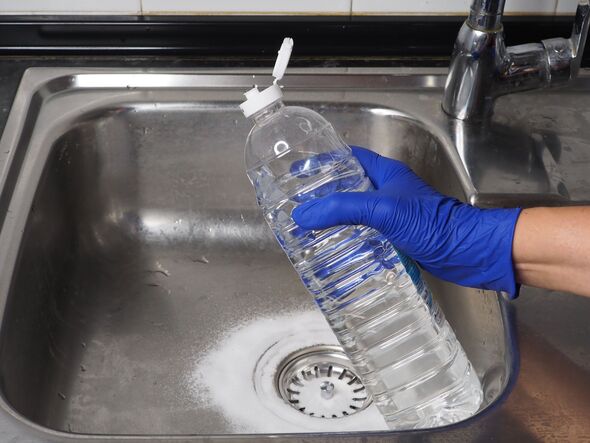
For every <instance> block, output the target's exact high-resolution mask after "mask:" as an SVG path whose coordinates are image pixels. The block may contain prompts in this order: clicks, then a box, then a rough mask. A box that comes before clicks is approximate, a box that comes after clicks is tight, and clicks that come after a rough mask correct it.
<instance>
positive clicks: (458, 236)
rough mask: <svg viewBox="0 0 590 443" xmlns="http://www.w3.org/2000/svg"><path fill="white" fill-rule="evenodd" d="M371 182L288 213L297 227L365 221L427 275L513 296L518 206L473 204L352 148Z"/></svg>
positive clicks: (399, 166) (395, 164) (406, 169)
mask: <svg viewBox="0 0 590 443" xmlns="http://www.w3.org/2000/svg"><path fill="white" fill-rule="evenodd" d="M352 152H353V154H354V156H355V157H356V158H357V159H358V160H359V162H360V163H361V165H362V166H363V168H364V169H365V171H366V172H367V175H368V177H369V178H370V179H371V182H372V183H373V185H374V187H375V191H370V192H336V193H333V194H331V195H329V196H326V197H322V198H317V199H314V200H311V201H308V202H306V203H303V204H301V205H299V206H298V207H296V208H295V209H294V210H293V213H292V216H293V219H294V220H295V222H296V223H297V224H298V225H299V226H300V227H302V228H304V229H326V228H329V227H332V226H338V225H365V226H369V227H371V228H374V229H376V230H378V231H380V232H381V233H382V234H383V235H385V236H386V237H387V238H388V239H389V241H391V243H392V244H393V245H394V246H395V247H396V248H397V249H399V250H400V251H401V252H403V253H405V254H406V255H408V256H410V257H412V258H413V259H414V260H415V261H417V262H418V264H420V266H422V267H423V268H424V269H426V270H427V271H428V272H430V273H431V274H433V275H435V276H437V277H439V278H441V279H443V280H447V281H450V282H453V283H457V284H460V285H463V286H470V287H475V288H481V289H492V290H496V291H504V292H507V293H508V294H509V295H510V297H511V298H514V297H515V295H516V282H515V277H514V267H513V263H512V239H513V237H514V228H515V226H516V220H517V219H518V216H519V214H520V209H518V208H517V209H479V208H475V207H473V206H471V205H468V204H466V203H463V202H461V201H459V200H457V199H455V198H451V197H447V196H445V195H442V194H440V193H438V192H437V191H435V190H434V189H433V188H432V187H430V186H429V185H428V184H426V183H425V182H424V181H423V180H422V179H421V178H420V177H418V176H417V175H416V174H415V173H414V172H413V171H412V170H411V169H410V168H409V167H408V166H406V165H405V164H404V163H402V162H399V161H397V160H393V159H389V158H385V157H382V156H380V155H378V154H375V153H374V152H371V151H369V150H366V149H363V148H357V147H353V148H352Z"/></svg>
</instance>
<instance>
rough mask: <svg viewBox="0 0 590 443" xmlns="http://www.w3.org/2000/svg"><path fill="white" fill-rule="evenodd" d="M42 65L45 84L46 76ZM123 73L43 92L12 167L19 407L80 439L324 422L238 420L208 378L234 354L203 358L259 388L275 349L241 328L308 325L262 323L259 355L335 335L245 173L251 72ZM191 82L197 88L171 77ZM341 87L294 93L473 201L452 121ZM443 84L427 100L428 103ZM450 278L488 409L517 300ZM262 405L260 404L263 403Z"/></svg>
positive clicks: (12, 300) (445, 296)
mask: <svg viewBox="0 0 590 443" xmlns="http://www.w3.org/2000/svg"><path fill="white" fill-rule="evenodd" d="M34 74H35V73H34ZM45 74H47V73H45ZM35 75H37V74H35ZM39 75H40V77H36V78H33V77H34V76H33V77H30V81H31V82H32V83H34V82H33V80H35V81H38V82H40V80H39V79H40V78H43V76H42V75H41V74H39ZM66 77H67V76H66ZM116 77H117V76H116V75H112V74H111V75H109V74H108V73H103V74H93V75H90V76H86V77H84V76H81V77H79V78H78V79H77V80H76V79H75V78H74V80H72V79H71V78H70V80H68V81H64V80H63V78H62V80H54V81H53V83H51V82H50V83H49V86H47V82H46V81H44V82H40V83H38V84H40V85H42V86H43V85H45V86H44V87H45V89H42V91H41V93H40V94H39V100H40V101H41V102H42V104H43V106H40V107H39V109H37V111H38V112H37V114H36V115H33V116H30V119H29V120H26V121H25V123H24V128H25V130H28V134H26V136H25V135H23V134H24V131H22V132H21V133H20V140H21V141H20V144H19V143H18V142H17V143H16V145H15V147H14V148H13V149H14V151H13V152H12V153H11V154H10V157H9V158H8V159H5V160H6V163H5V169H4V170H5V171H8V173H7V174H6V175H5V176H4V179H5V183H4V191H3V194H2V199H0V207H1V208H2V210H3V211H4V214H5V217H4V220H3V222H4V223H3V230H2V234H1V235H0V250H2V251H3V252H2V254H3V256H2V257H1V258H2V259H3V260H5V263H6V266H3V269H2V271H0V272H1V273H2V274H1V278H0V281H1V283H0V291H2V294H1V295H2V297H3V300H4V302H5V305H4V316H3V322H2V329H1V335H0V374H1V378H0V389H1V391H2V396H3V398H4V401H5V405H4V407H5V409H6V410H8V411H12V413H13V414H15V415H16V416H18V417H20V420H22V421H25V422H28V423H32V424H35V425H39V426H41V427H42V428H43V429H45V428H47V429H50V430H57V431H62V432H64V434H63V436H67V434H69V433H72V432H74V433H81V434H100V435H112V434H127V435H129V434H135V435H145V436H150V435H162V434H169V435H179V434H180V435H206V434H239V433H242V432H246V431H247V432H281V431H283V432H284V431H285V430H287V431H289V432H297V431H298V430H299V428H298V426H300V431H301V432H308V431H311V430H315V431H320V430H322V429H323V428H322V427H321V426H320V425H318V423H320V422H319V421H318V420H321V419H316V418H310V420H312V422H313V423H312V422H305V421H304V422H301V423H302V424H300V425H299V424H295V425H293V423H292V422H291V423H290V425H289V426H287V423H289V417H290V415H289V414H291V413H294V412H293V409H292V408H291V406H289V405H288V404H287V403H285V402H282V400H280V399H279V401H278V403H276V407H277V408H279V409H280V408H286V412H284V414H283V413H276V411H275V412H273V411H270V410H268V409H267V410H266V412H263V413H266V414H270V415H269V417H274V418H276V416H277V414H278V415H279V416H280V417H279V419H278V421H277V423H278V424H277V426H276V427H277V429H273V428H272V426H270V427H268V426H267V427H265V428H264V429H259V428H260V426H259V425H256V424H255V423H254V422H255V421H256V420H254V417H253V421H252V422H248V417H247V414H246V418H244V414H242V415H241V418H239V419H238V418H236V417H232V413H231V411H230V412H228V410H224V408H223V405H220V403H219V401H218V397H216V396H215V395H210V393H209V394H207V389H209V390H211V389H215V387H214V386H212V385H211V384H209V385H207V380H205V381H203V373H204V371H205V372H206V371H207V370H211V368H214V369H216V368H217V369H219V370H221V371H222V370H223V365H222V366H221V368H219V367H215V366H212V367H208V368H204V369H203V366H202V362H203V361H209V360H210V356H211V355H217V356H219V355H220V352H221V353H222V354H223V353H224V352H225V354H224V355H225V356H226V357H227V358H226V360H225V361H226V362H227V363H228V365H231V364H233V365H235V367H233V368H231V370H229V371H228V375H227V377H230V378H231V377H234V376H235V377H237V378H235V379H231V380H229V381H228V384H231V383H238V384H239V383H240V382H241V380H244V383H249V382H250V383H251V382H252V379H253V374H252V371H253V367H252V365H253V364H254V363H256V360H257V359H248V358H246V357H244V358H242V359H240V358H238V356H239V355H240V354H239V353H236V348H235V347H234V348H233V350H232V348H231V344H229V345H228V347H227V349H225V348H224V346H225V344H227V343H229V341H231V340H230V339H231V337H232V331H234V335H233V337H234V338H235V337H236V334H235V331H236V330H240V329H239V328H248V327H250V328H251V327H252V325H255V324H256V323H257V322H262V323H261V324H262V325H264V324H265V323H264V322H265V321H267V322H268V321H270V320H272V319H273V318H274V319H276V318H279V319H282V318H290V319H295V320H293V322H292V324H288V325H287V326H285V327H283V328H282V329H280V328H279V329H277V330H276V331H278V332H276V331H275V332H274V333H276V334H278V336H277V337H270V338H273V340H272V341H269V336H268V335H265V334H263V333H259V334H258V335H256V334H255V335H253V336H252V337H253V339H252V341H251V342H250V343H240V342H239V341H238V342H235V341H234V342H233V345H234V346H235V345H236V343H237V344H238V345H239V346H241V347H242V348H243V347H247V348H248V349H249V354H250V355H255V356H258V354H260V355H262V354H264V352H265V351H266V350H267V349H268V347H269V346H271V345H272V344H273V343H276V342H277V341H280V340H282V339H283V338H284V336H290V335H293V334H295V336H297V334H299V333H300V334H302V335H300V337H303V336H304V335H305V334H307V335H305V337H307V338H306V340H308V342H309V343H307V344H308V345H311V344H334V343H335V341H334V338H333V336H331V332H330V331H329V329H328V327H327V325H325V324H324V323H323V322H322V320H321V317H319V314H317V313H316V312H315V311H314V306H313V303H312V300H311V296H310V295H308V294H307V293H306V292H305V290H304V288H303V286H302V284H301V283H300V282H299V279H298V277H297V275H296V273H295V271H294V270H293V269H292V267H291V265H290V264H289V262H288V260H287V259H286V257H285V256H284V254H283V253H282V251H281V250H280V248H279V247H278V245H277V244H276V242H275V240H274V238H273V237H272V235H271V233H270V230H269V229H268V228H267V226H266V225H265V223H264V220H263V218H262V217H261V215H260V213H259V210H258V208H257V206H256V203H255V198H254V193H253V191H252V189H251V185H250V184H249V182H248V180H247V178H246V175H245V172H244V163H243V143H244V140H245V136H246V134H247V131H248V129H249V123H248V122H247V121H246V120H245V119H243V117H242V116H241V114H240V113H239V110H238V109H237V104H238V100H239V93H240V92H241V90H242V89H243V87H244V86H245V85H246V84H247V83H248V81H249V80H248V76H239V75H234V76H218V77H217V78H213V77H214V76H208V77H212V78H208V79H207V82H209V83H210V84H203V83H204V82H205V81H204V80H201V77H199V76H197V75H194V76H191V75H178V76H174V75H160V76H158V75H155V74H152V75H148V74H144V75H143V76H137V77H136V78H135V79H136V81H138V82H139V83H141V81H144V80H145V82H147V83H149V84H147V85H146V84H137V85H136V86H133V85H132V86H131V87H126V82H127V81H128V80H130V78H129V77H128V78H126V79H121V78H119V79H117V78H116ZM204 77H207V76H204ZM142 79H143V80H142ZM101 81H102V82H103V83H101ZM175 81H178V82H179V85H180V86H177V87H171V85H175V83H174V82H175ZM306 81H307V82H308V83H309V82H311V84H313V78H309V79H307V80H306ZM60 82H61V83H60ZM93 82H94V83H93ZM105 82H106V86H105V85H104V84H105ZM109 82H110V83H109ZM113 82H118V83H120V84H119V86H117V85H116V84H113ZM182 82H185V83H186V84H185V85H184V86H183V83H182ZM191 82H192V83H191ZM324 82H326V79H325V78H321V79H320V80H318V82H317V83H318V86H317V88H318V89H321V88H323V87H324V86H322V85H323V84H324ZM98 86H100V87H98ZM336 86H338V85H337V80H334V82H333V84H332V86H331V88H335V87H336ZM346 88H347V85H346V84H344V85H342V89H346ZM329 89H330V88H328V90H321V92H318V91H314V90H313V88H311V89H308V90H306V89H305V88H303V87H300V88H299V91H298V92H294V91H293V92H289V93H288V94H287V97H286V99H287V100H289V98H290V97H293V99H294V98H295V97H296V98H297V99H298V103H300V104H302V105H305V106H309V107H311V108H314V109H316V110H318V111H319V112H321V113H322V114H323V115H324V116H325V117H326V118H327V119H328V120H329V121H331V122H332V123H333V124H334V126H335V127H336V129H337V130H338V131H339V133H340V134H341V135H342V136H343V138H344V139H345V140H346V141H347V142H349V143H351V144H357V145H364V146H370V147H372V148H374V149H375V150H377V151H378V152H380V153H382V154H384V155H388V156H392V157H395V158H398V159H401V160H404V161H406V162H408V163H409V164H410V166H412V168H414V170H415V171H416V172H417V173H418V174H419V175H421V176H422V177H424V178H425V179H426V180H427V181H429V182H430V183H431V184H433V185H434V186H435V187H436V188H437V189H438V190H440V191H441V192H444V193H447V194H452V195H455V196H457V197H459V198H463V199H465V198H466V186H465V184H464V182H465V179H464V178H462V177H461V174H460V172H457V171H459V169H458V168H457V165H456V160H455V159H454V158H453V156H452V155H451V151H450V150H449V146H450V145H449V143H448V141H446V140H444V138H441V137H440V134H439V133H438V132H437V130H435V129H432V130H431V129H430V128H429V127H428V126H427V124H426V123H424V122H423V121H420V120H417V119H414V118H413V117H411V116H409V115H407V114H405V113H404V112H401V111H398V110H396V108H395V107H394V103H393V101H394V100H391V98H384V97H383V94H382V92H380V91H379V88H376V89H377V90H376V91H374V92H371V91H365V92H364V93H362V94H359V95H357V96H355V95H353V94H352V95H348V96H347V95H346V94H344V93H342V92H339V91H331V90H329ZM64 91H65V92H67V93H64ZM438 93H439V91H438V90H435V91H433V92H424V94H426V95H425V97H426V100H431V101H432V104H431V105H430V104H429V105H428V106H432V107H434V104H435V103H436V100H437V99H438V96H439V95H438ZM289 94H291V96H290V95H289ZM428 94H430V95H428ZM387 100H391V101H392V103H391V104H390V105H389V106H388V105H387V103H384V101H387ZM34 107H35V103H33V104H31V106H30V107H29V108H28V109H29V111H30V110H31V109H34ZM25 114H26V113H25ZM9 124H10V122H9ZM13 124H14V122H13ZM27 125H28V126H27ZM431 286H432V289H433V292H434V293H435V296H436V298H437V299H438V301H439V303H440V304H441V306H442V308H443V310H444V312H445V314H446V316H447V318H448V319H449V321H450V323H451V324H452V325H453V327H454V328H455V331H456V333H457V336H458V338H459V339H460V341H461V342H462V344H463V346H464V348H465V350H466V352H467V354H468V355H469V357H470V359H471V361H472V363H473V364H474V367H475V369H476V371H477V373H478V375H479V376H480V378H481V379H482V380H483V384H484V389H485V402H484V406H483V408H484V409H485V408H486V407H489V406H490V405H492V406H493V404H494V403H495V402H497V401H498V400H499V398H500V397H501V396H502V394H503V393H504V391H505V388H506V386H507V385H508V383H509V380H510V379H511V377H514V376H515V373H514V370H513V368H514V365H515V355H514V352H515V350H514V348H513V347H511V346H510V345H509V343H510V342H511V340H512V337H511V333H510V328H509V325H508V323H507V322H508V320H507V316H506V312H505V309H504V302H503V301H502V300H501V299H499V298H498V296H497V295H496V294H495V293H487V292H481V291H476V290H472V289H466V288H458V287H456V286H453V285H450V284H444V283H441V282H439V281H436V280H434V279H431ZM302 313H303V314H302ZM306 313H307V314H306ZM298 315H307V317H305V318H303V317H297V316H298ZM315 315H317V317H314V316H315ZM316 318H317V320H318V321H317V322H315V320H313V319H316ZM297 319H303V320H297ZM310 319H311V320H313V321H312V323H310V321H311V320H310ZM310 324H313V325H314V326H313V328H317V331H316V332H314V333H317V335H316V337H317V338H316V339H314V338H313V336H312V335H313V334H311V335H310V334H309V329H310V327H309V325H310ZM298 328H299V329H298ZM313 328H311V329H313ZM298 331H299V332H298ZM269 334H271V333H270V332H269ZM281 334H283V336H281ZM237 336H239V334H238V335H237ZM258 339H260V341H258ZM326 342H330V343H326ZM296 347H297V343H294V342H292V343H289V344H288V345H286V346H285V348H284V351H285V352H287V351H289V350H291V351H292V350H294V349H295V348H296ZM291 348H292V349H291ZM232 352H234V353H236V357H235V358H232V356H231V353H232ZM244 355H246V356H247V355H248V353H246V354H244ZM257 358H258V357H257ZM208 359H209V360H208ZM252 362H254V363H252ZM236 373H239V374H241V375H239V376H238V375H235V374H236ZM240 377H241V378H240ZM221 380H223V378H221ZM219 389H223V388H221V387H220V388H219ZM277 395H278V394H277ZM249 398H250V397H249ZM277 398H278V397H277ZM242 400H243V399H242V398H237V399H236V401H238V402H239V401H242ZM248 401H251V398H250V400H248ZM253 401H254V402H256V401H258V402H262V403H264V402H265V400H264V399H263V398H258V399H256V398H255V399H254V400H253ZM258 406H260V405H258ZM258 406H256V405H253V404H252V403H246V404H244V405H243V408H245V409H246V410H247V409H248V408H251V410H252V414H255V411H264V409H256V408H257V407H258ZM263 406H264V405H263ZM273 407H274V406H273ZM287 411H288V412H287ZM295 412H297V411H295ZM374 413H375V411H372V412H371V408H368V409H367V410H366V411H363V412H361V413H359V414H368V415H367V417H369V416H370V414H374ZM372 417H374V415H372ZM259 418H260V417H258V419H259ZM347 419H348V418H344V419H342V420H344V421H342V422H341V423H343V424H342V425H339V426H341V427H342V429H341V430H347V429H353V428H354V429H356V430H360V431H362V430H366V431H370V430H375V429H379V426H378V424H374V422H371V420H368V419H367V425H366V426H364V427H363V426H362V425H359V424H358V421H357V422H355V423H353V420H354V419H353V418H352V417H351V418H350V419H349V420H350V426H349V428H347V426H348V425H347V422H346V420H347ZM281 420H284V423H282V422H281ZM339 420H340V419H339ZM472 420H478V418H477V417H475V418H473V419H472ZM259 422H260V420H258V423H259ZM297 423H299V422H297ZM306 423H307V424H306ZM310 423H311V424H310ZM468 423H469V421H468ZM308 425H309V426H308ZM257 426H258V427H259V428H257ZM333 428H334V427H333V425H331V427H330V426H327V427H326V430H335V429H333ZM359 435H360V434H359Z"/></svg>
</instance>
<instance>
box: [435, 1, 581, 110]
mask: <svg viewBox="0 0 590 443" xmlns="http://www.w3.org/2000/svg"><path fill="white" fill-rule="evenodd" d="M505 1H506V0H473V2H472V4H471V11H470V14H469V18H468V19H467V20H466V21H465V23H464V24H463V26H462V27H461V30H460V31H459V35H458V36H457V40H456V41H455V48H454V50H453V55H452V58H451V64H450V68H449V74H448V77H447V82H446V86H445V92H444V97H443V103H442V107H443V109H444V111H445V112H446V113H447V114H449V115H450V116H451V117H454V118H456V119H459V120H474V121H480V120H484V119H486V118H488V117H490V116H491V114H492V113H493V109H494V101H495V100H496V98H497V97H499V96H501V95H505V94H510V93H512V92H517V91H526V90H529V89H536V88H543V87H548V86H558V85H563V84H566V83H567V82H568V81H569V80H572V79H574V78H575V77H576V76H577V74H578V70H579V68H580V63H581V60H582V54H583V52H584V45H585V42H586V36H587V34H588V23H589V20H590V5H589V3H588V0H580V1H579V3H578V8H577V11H576V17H575V20H574V27H573V31H572V35H571V37H570V38H569V39H566V38H552V39H548V40H543V41H542V42H541V43H528V44H524V45H518V46H511V47H506V45H505V44H504V31H503V28H502V14H503V12H504V4H505Z"/></svg>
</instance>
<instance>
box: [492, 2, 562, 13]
mask: <svg viewBox="0 0 590 443" xmlns="http://www.w3.org/2000/svg"><path fill="white" fill-rule="evenodd" d="M556 6H557V0H506V6H505V8H504V12H505V13H507V14H513V13H514V14H549V15H553V14H555V7H556Z"/></svg>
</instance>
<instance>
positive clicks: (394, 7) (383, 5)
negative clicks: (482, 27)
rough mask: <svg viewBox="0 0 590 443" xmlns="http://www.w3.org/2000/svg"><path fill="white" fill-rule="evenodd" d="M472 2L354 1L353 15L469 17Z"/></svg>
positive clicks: (418, 0)
mask: <svg viewBox="0 0 590 443" xmlns="http://www.w3.org/2000/svg"><path fill="white" fill-rule="evenodd" d="M470 4H471V0H446V1H441V0H414V1H411V0H352V13H353V14H356V15H363V14H369V15H379V14H393V15H395V14H460V15H467V11H469V5H470Z"/></svg>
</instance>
